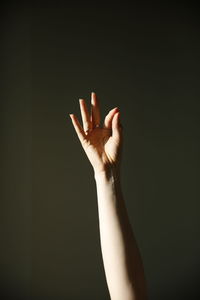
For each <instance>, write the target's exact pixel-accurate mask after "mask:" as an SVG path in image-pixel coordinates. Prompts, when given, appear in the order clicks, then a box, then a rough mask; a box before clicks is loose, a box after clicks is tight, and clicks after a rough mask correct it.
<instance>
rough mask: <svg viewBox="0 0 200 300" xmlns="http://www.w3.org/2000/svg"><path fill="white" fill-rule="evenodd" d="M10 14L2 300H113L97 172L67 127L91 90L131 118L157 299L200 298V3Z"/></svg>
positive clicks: (129, 170) (132, 206)
mask: <svg viewBox="0 0 200 300" xmlns="http://www.w3.org/2000/svg"><path fill="white" fill-rule="evenodd" d="M0 14H1V16H0V17H1V85H2V86H1V106H0V108H1V109H0V111H1V116H0V122H1V171H2V172H1V200H0V225H1V226H0V284H1V286H0V292H1V299H5V300H6V299H15V300H18V299H20V300H25V299H27V300H29V299H32V300H39V299H41V300H47V299H48V300H54V299H56V300H64V299H69V300H84V299H87V300H94V299H95V300H108V299H109V293H108V289H107V285H106V280H105V275H104V269H103V262H102V256H101V248H100V240H99V228H98V215H97V201H96V200H97V199H96V189H95V181H94V178H93V170H92V167H91V166H90V163H89V161H88V159H87V157H86V155H85V153H84V151H83V150H82V148H81V145H80V142H79V140H78V138H77V136H76V134H75V131H74V129H73V127H72V124H71V121H70V118H69V113H75V114H76V115H77V116H78V117H79V120H81V118H80V111H79V103H78V99H79V98H85V99H86V101H87V103H88V105H89V102H90V93H91V92H92V91H95V92H96V93H97V95H98V97H99V99H100V104H101V113H102V118H104V117H105V115H106V114H107V113H108V111H109V110H110V109H112V108H113V107H115V106H118V107H119V109H120V111H121V121H122V124H123V127H124V150H123V161H122V188H123V194H124V197H125V201H126V204H127V209H128V212H129V216H130V220H131V223H132V226H133V229H134V232H135V235H136V238H137V241H138V244H139V247H140V251H141V255H142V258H143V262H144V266H145V272H146V277H147V281H148V285H149V299H150V300H160V299H162V300H167V299H176V300H179V299H181V300H182V299H191V300H193V299H199V298H198V296H199V290H198V285H199V284H200V282H199V277H200V274H199V273H200V272H199V267H200V259H199V251H200V241H199V225H200V224H199V223H200V221H199V208H200V205H199V199H200V197H199V196H200V195H199V150H200V149H199V148H200V147H199V146H200V142H199V137H200V132H199V129H200V126H199V115H200V104H199V101H200V100H199V99H200V98H199V96H200V88H199V79H200V73H199V67H200V55H199V53H200V39H199V34H200V30H199V29H200V28H199V21H198V17H199V14H198V11H197V8H196V7H194V6H193V4H192V2H189V1H188V3H186V2H180V3H178V2H176V5H175V4H174V3H173V4H169V3H168V4H167V3H164V2H160V3H159V2H157V3H153V2H151V1H148V2H142V1H140V2H136V1H132V2H131V1H129V2H124V1H123V2H122V1H115V2H112V3H111V2H109V1H108V2H105V3H103V2H101V1H97V2H95V1H91V2H89V1H87V2H85V1H82V2H81V1H80V2H75V1H74V2H70V1H69V2H68V1H66V2H64V1H62V2H61V1H49V2H40V3H39V2H38V3H37V2H34V3H30V2H24V3H23V2H22V3H21V2H9V1H7V2H3V3H2V4H1V13H0ZM122 300H123V299H122Z"/></svg>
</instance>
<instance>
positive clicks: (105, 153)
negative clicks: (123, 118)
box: [70, 93, 122, 173]
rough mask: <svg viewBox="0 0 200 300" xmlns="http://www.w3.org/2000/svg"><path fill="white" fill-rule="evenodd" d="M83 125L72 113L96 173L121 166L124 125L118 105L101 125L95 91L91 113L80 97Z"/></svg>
mask: <svg viewBox="0 0 200 300" xmlns="http://www.w3.org/2000/svg"><path fill="white" fill-rule="evenodd" d="M79 105H80V111H81V116H82V123H83V127H82V126H81V125H80V123H79V121H78V119H77V117H76V116H75V115H74V114H70V117H71V120H72V123H73V126H74V129H75V131H76V133H77V135H78V138H79V140H80V142H81V145H82V147H83V149H84V151H85V153H86V155H87V157H88V159H89V161H90V163H91V164H92V167H93V169H94V172H95V173H98V172H102V171H103V172H104V171H107V169H108V168H109V167H113V166H114V167H116V168H117V169H118V167H119V166H120V159H121V150H122V125H121V123H120V119H119V110H118V108H117V107H115V108H113V109H112V110H110V111H109V113H108V114H107V116H106V117H105V120H104V124H103V126H102V128H101V127H100V121H101V117H100V107H99V101H98V98H97V96H96V94H95V93H91V114H89V112H88V109H87V105H86V103H85V100H84V99H79Z"/></svg>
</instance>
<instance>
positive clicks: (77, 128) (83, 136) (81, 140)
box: [69, 114, 86, 143]
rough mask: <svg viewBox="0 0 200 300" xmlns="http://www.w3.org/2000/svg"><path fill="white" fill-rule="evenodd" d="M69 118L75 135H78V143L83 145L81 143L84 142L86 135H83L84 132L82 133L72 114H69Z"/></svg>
mask: <svg viewBox="0 0 200 300" xmlns="http://www.w3.org/2000/svg"><path fill="white" fill-rule="evenodd" d="M69 116H70V118H71V120H72V123H73V126H74V129H75V130H76V133H77V135H78V138H79V140H80V142H81V143H83V141H84V140H85V137H86V135H85V132H84V130H83V128H82V126H81V125H80V123H79V121H78V119H77V117H76V116H75V115H74V114H70V115H69Z"/></svg>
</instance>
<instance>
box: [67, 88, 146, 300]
mask: <svg viewBox="0 0 200 300" xmlns="http://www.w3.org/2000/svg"><path fill="white" fill-rule="evenodd" d="M91 98H92V99H91V100H92V101H91V102H92V115H91V116H90V115H89V113H88V110H87V107H86V104H85V102H84V100H80V108H81V114H82V120H83V128H82V126H81V125H80V123H79V121H78V119H77V118H76V116H75V115H73V114H71V115H70V116H71V118H72V122H73V125H74V128H75V130H76V132H77V134H78V137H79V139H80V142H81V144H82V146H83V149H84V150H85V152H86V154H87V156H88V158H89V160H90V162H91V164H92V166H93V169H94V178H95V182H96V188H97V200H98V201H97V202H98V215H99V229H100V242H101V250H102V257H103V263H104V269H105V275H106V281H107V284H108V289H109V293H110V297H111V300H146V299H147V288H146V281H145V275H144V269H143V264H142V260H141V256H140V252H139V249H138V247H137V243H136V240H135V237H134V234H133V231H132V228H131V225H130V222H129V218H128V213H127V210H126V206H125V201H124V199H123V195H122V190H121V182H120V159H121V150H122V126H121V124H120V121H119V114H118V109H117V108H114V109H113V110H111V111H110V112H109V113H108V115H107V116H106V118H105V121H104V126H103V128H100V127H96V125H99V124H100V111H99V103H98V100H97V97H96V94H94V93H93V94H92V95H91ZM87 130H89V131H87Z"/></svg>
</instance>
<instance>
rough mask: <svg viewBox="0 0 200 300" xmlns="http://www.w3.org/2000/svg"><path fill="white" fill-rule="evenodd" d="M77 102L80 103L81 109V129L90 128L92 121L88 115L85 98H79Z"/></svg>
mask: <svg viewBox="0 0 200 300" xmlns="http://www.w3.org/2000/svg"><path fill="white" fill-rule="evenodd" d="M79 104H80V110H81V116H82V122H83V129H84V131H87V130H91V129H92V123H91V121H90V116H89V112H88V109H87V105H86V103H85V100H84V99H79Z"/></svg>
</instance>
